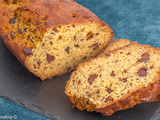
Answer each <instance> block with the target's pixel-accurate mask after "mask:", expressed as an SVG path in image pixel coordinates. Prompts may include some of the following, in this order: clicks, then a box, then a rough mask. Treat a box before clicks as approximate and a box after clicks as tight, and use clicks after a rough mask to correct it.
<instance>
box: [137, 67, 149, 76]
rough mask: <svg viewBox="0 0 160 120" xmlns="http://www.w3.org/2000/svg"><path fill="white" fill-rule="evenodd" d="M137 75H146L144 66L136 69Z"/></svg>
mask: <svg viewBox="0 0 160 120" xmlns="http://www.w3.org/2000/svg"><path fill="white" fill-rule="evenodd" d="M138 76H140V77H145V76H147V68H146V67H141V68H140V69H139V70H138Z"/></svg>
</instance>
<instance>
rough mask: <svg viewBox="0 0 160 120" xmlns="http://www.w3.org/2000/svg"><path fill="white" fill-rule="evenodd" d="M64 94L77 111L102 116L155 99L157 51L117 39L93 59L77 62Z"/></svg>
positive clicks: (159, 79)
mask: <svg viewBox="0 0 160 120" xmlns="http://www.w3.org/2000/svg"><path fill="white" fill-rule="evenodd" d="M121 43H122V44H121ZM118 47H119V48H118ZM65 93H66V95H67V96H68V97H69V99H70V100H71V102H72V103H73V104H74V106H76V107H77V108H78V109H79V110H87V111H91V112H92V111H96V112H100V113H101V114H102V115H104V116H105V115H107V116H110V115H112V114H113V113H114V112H115V111H119V110H124V109H127V108H130V107H133V106H135V105H136V104H140V103H145V102H151V101H158V100H160V50H159V49H158V48H153V47H151V46H149V45H141V44H138V43H136V42H129V41H128V40H120V41H116V42H114V43H112V44H111V45H108V47H107V48H106V49H105V50H104V52H103V53H101V54H100V55H98V56H97V57H96V58H92V59H90V60H88V61H87V62H83V63H81V64H79V66H78V67H77V69H76V71H74V72H73V73H72V75H71V77H70V79H69V81H68V82H67V85H66V87H65Z"/></svg>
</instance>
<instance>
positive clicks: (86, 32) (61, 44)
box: [25, 22, 113, 80]
mask: <svg viewBox="0 0 160 120" xmlns="http://www.w3.org/2000/svg"><path fill="white" fill-rule="evenodd" d="M100 26H101V25H99V24H97V23H95V22H93V23H91V22H89V23H86V24H68V25H62V26H57V27H54V28H52V29H50V30H48V31H47V32H46V33H45V35H44V38H43V41H42V42H41V43H40V44H39V45H37V46H36V48H35V49H33V51H32V55H31V56H30V57H28V58H27V60H26V63H25V64H26V66H28V68H29V70H30V71H32V72H33V73H34V74H36V75H37V76H39V77H40V78H41V79H42V80H44V79H46V78H52V77H53V76H57V75H61V74H63V73H66V72H69V71H72V70H73V69H75V68H76V67H77V66H78V64H79V63H80V62H83V61H86V60H88V59H89V58H91V57H94V56H96V55H97V54H98V53H99V52H100V51H101V50H102V49H103V48H104V47H105V46H106V45H107V44H108V43H109V42H110V41H111V40H112V37H113V34H112V32H111V30H110V29H109V27H108V26H105V27H100Z"/></svg>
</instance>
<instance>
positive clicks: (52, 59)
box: [46, 53, 55, 63]
mask: <svg viewBox="0 0 160 120" xmlns="http://www.w3.org/2000/svg"><path fill="white" fill-rule="evenodd" d="M46 60H47V61H48V63H51V61H54V60H55V57H54V56H53V55H50V54H48V53H47V57H46Z"/></svg>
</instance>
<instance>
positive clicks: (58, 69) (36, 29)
mask: <svg viewBox="0 0 160 120" xmlns="http://www.w3.org/2000/svg"><path fill="white" fill-rule="evenodd" d="M0 21H1V24H0V37H1V38H2V40H3V41H4V43H5V44H6V46H7V47H8V48H9V49H10V51H11V52H12V53H13V54H14V55H15V56H16V57H17V58H18V59H19V61H21V62H22V63H23V64H24V66H25V67H26V68H27V69H28V70H29V71H30V72H32V73H34V74H35V75H36V76H38V77H40V78H41V79H42V80H45V79H51V78H52V77H54V76H60V75H62V74H64V73H66V72H69V71H72V70H74V69H75V68H76V67H77V66H78V64H79V63H80V62H82V61H86V60H88V59H89V58H91V57H94V56H96V55H97V54H98V53H100V52H101V51H102V49H104V48H105V47H106V45H107V44H108V43H109V42H110V41H111V40H112V38H113V32H112V30H111V29H110V28H109V26H108V25H107V24H106V23H105V22H103V21H101V20H100V19H99V18H98V17H97V16H96V15H95V14H93V13H92V12H91V11H89V10H88V9H87V8H84V7H83V6H81V5H79V4H78V3H76V2H74V1H73V0H0Z"/></svg>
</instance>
